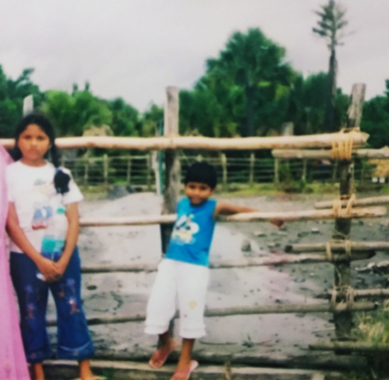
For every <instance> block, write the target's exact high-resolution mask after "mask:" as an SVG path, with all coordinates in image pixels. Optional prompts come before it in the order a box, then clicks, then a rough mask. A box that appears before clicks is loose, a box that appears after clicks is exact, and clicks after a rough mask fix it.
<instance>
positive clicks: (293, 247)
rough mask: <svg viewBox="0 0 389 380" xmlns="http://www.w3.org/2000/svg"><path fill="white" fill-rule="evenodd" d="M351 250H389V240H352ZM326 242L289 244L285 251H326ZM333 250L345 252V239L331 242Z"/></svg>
mask: <svg viewBox="0 0 389 380" xmlns="http://www.w3.org/2000/svg"><path fill="white" fill-rule="evenodd" d="M350 244H351V252H353V253H354V252H365V251H385V250H389V242H386V241H377V242H374V241H352V242H351V243H350ZM325 251H326V243H309V244H289V245H287V246H286V247H285V252H290V253H310V252H325ZM331 251H332V252H338V253H339V252H345V244H344V240H343V241H342V240H335V241H332V242H331Z"/></svg>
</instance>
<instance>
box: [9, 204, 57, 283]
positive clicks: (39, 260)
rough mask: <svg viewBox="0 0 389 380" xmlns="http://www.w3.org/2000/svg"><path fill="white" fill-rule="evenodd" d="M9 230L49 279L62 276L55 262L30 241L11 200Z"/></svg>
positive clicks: (52, 279) (12, 237) (17, 243)
mask: <svg viewBox="0 0 389 380" xmlns="http://www.w3.org/2000/svg"><path fill="white" fill-rule="evenodd" d="M7 232H8V234H9V236H10V237H11V239H12V240H13V241H14V242H15V244H16V245H17V246H18V247H19V248H20V249H21V250H22V252H24V253H25V254H26V255H27V256H28V257H29V258H30V259H31V260H32V261H34V263H35V264H36V266H37V267H38V269H39V270H40V271H41V272H42V274H43V276H44V277H45V279H46V280H47V281H55V280H57V279H58V278H59V277H60V275H59V273H58V271H57V269H56V268H55V266H54V262H53V261H51V260H49V259H47V258H45V257H43V256H42V255H41V254H40V252H38V251H37V250H36V249H35V248H34V246H33V245H32V244H31V243H30V241H29V240H28V239H27V237H26V235H25V233H24V231H23V230H22V229H21V228H20V225H19V219H18V215H17V213H16V209H15V204H14V203H13V202H10V203H9V207H8V217H7Z"/></svg>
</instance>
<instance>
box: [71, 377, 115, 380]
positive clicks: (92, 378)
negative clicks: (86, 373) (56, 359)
mask: <svg viewBox="0 0 389 380" xmlns="http://www.w3.org/2000/svg"><path fill="white" fill-rule="evenodd" d="M73 380H82V379H81V377H76V378H75V379H73ZM87 380H108V379H107V378H106V377H105V376H92V377H88V379H87Z"/></svg>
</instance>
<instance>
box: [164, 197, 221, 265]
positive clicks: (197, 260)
mask: <svg viewBox="0 0 389 380" xmlns="http://www.w3.org/2000/svg"><path fill="white" fill-rule="evenodd" d="M215 207H216V200H214V199H207V201H206V202H205V203H203V204H202V205H201V206H192V205H191V204H190V200H189V198H183V199H181V200H180V201H179V202H178V205H177V220H176V222H175V224H174V228H173V232H172V236H171V238H170V242H169V248H168V251H167V252H166V255H165V258H166V259H171V260H176V261H183V262H185V263H190V264H196V265H203V266H208V265H209V257H208V256H209V249H210V246H211V243H212V236H213V231H214V229H215V220H214V218H213V214H214V211H215Z"/></svg>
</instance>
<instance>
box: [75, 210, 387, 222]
mask: <svg viewBox="0 0 389 380" xmlns="http://www.w3.org/2000/svg"><path fill="white" fill-rule="evenodd" d="M384 215H386V208H385V207H366V208H353V209H351V210H350V212H349V213H346V210H345V209H344V210H340V214H339V215H334V213H333V212H332V210H304V211H281V212H250V213H242V214H235V215H231V216H219V217H218V220H219V221H223V222H254V221H257V222H259V221H269V220H274V219H281V220H283V221H286V222H291V221H297V220H312V219H332V218H344V219H351V218H372V217H379V216H384ZM175 219H176V215H175V214H169V215H150V216H138V217H137V216H134V217H118V218H110V217H102V218H81V219H80V225H81V226H82V227H103V226H139V225H150V224H169V223H173V222H174V221H175Z"/></svg>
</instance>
